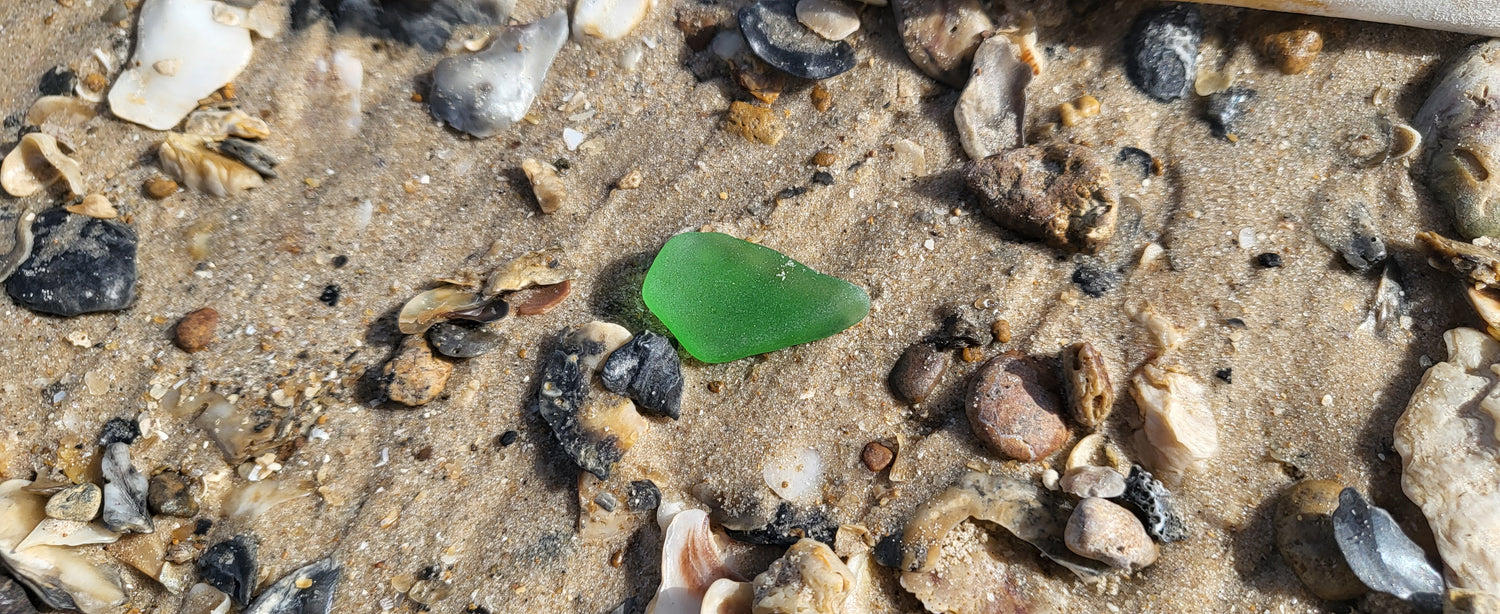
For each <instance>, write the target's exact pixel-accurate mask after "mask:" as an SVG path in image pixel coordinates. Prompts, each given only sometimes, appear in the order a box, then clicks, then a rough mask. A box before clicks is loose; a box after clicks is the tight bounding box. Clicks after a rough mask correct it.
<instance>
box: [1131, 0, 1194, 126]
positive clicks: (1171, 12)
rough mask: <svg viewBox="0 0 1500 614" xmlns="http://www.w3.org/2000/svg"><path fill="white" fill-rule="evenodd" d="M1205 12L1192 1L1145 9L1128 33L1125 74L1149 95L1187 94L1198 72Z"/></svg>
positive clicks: (1175, 96)
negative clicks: (1190, 3) (1199, 45)
mask: <svg viewBox="0 0 1500 614" xmlns="http://www.w3.org/2000/svg"><path fill="white" fill-rule="evenodd" d="M1202 38H1203V16H1202V15H1201V14H1199V12H1198V8H1197V7H1195V6H1192V5H1189V4H1174V5H1171V6H1165V7H1161V8H1156V9H1151V10H1147V11H1142V12H1141V14H1140V15H1137V16H1136V18H1135V23H1133V24H1131V26H1130V33H1129V34H1127V35H1126V36H1125V74H1126V76H1128V77H1129V78H1130V82H1131V83H1132V84H1134V85H1135V86H1136V88H1138V89H1140V90H1141V91H1142V92H1144V93H1145V94H1146V95H1147V96H1150V97H1152V98H1154V99H1156V100H1157V101H1159V102H1171V101H1173V100H1177V99H1178V98H1182V97H1183V96H1186V95H1187V93H1188V90H1189V89H1190V88H1191V87H1192V85H1193V79H1194V77H1196V76H1197V74H1198V42H1199V41H1200V40H1201V39H1202Z"/></svg>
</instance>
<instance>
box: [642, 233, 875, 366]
mask: <svg viewBox="0 0 1500 614" xmlns="http://www.w3.org/2000/svg"><path fill="white" fill-rule="evenodd" d="M641 297H642V298H643V299H645V301H646V307H648V308H650V309H651V313H653V314H656V317H657V318H658V319H660V320H661V321H662V323H663V324H665V325H667V329H668V330H670V331H672V334H673V335H674V336H676V337H677V341H678V342H679V343H681V344H682V347H683V348H686V349H687V351H688V353H690V354H692V355H693V357H695V358H697V359H698V360H701V361H703V362H707V363H718V362H729V361H731V360H738V359H741V358H744V357H746V356H753V355H755V354H762V353H765V352H773V351H776V350H779V349H781V348H784V347H790V346H793V345H797V344H800V343H807V342H809V341H817V340H818V339H822V338H824V337H827V336H829V335H832V334H834V333H837V332H839V331H841V330H844V329H846V328H849V327H850V326H853V325H854V324H855V323H857V322H859V321H860V320H863V319H864V318H865V315H866V314H868V313H870V295H868V294H865V291H864V290H863V289H861V288H860V287H859V286H856V285H854V284H851V283H849V282H847V281H844V280H842V279H839V278H837V277H830V276H828V275H824V274H822V273H819V272H817V271H814V270H812V269H810V268H807V266H806V265H804V264H802V263H800V262H797V261H796V260H793V259H791V258H790V257H788V256H787V255H786V254H783V253H781V252H778V251H776V250H774V249H771V248H768V247H761V246H759V245H756V244H754V243H751V242H749V241H741V240H739V239H736V238H734V237H731V236H729V235H726V234H720V233H717V232H687V233H683V234H680V235H677V236H675V237H672V238H671V239H670V240H668V241H667V244H666V245H664V246H662V248H661V252H660V253H658V254H657V255H656V260H655V261H654V262H652V263H651V270H649V271H647V272H646V281H645V283H644V284H642V285H641Z"/></svg>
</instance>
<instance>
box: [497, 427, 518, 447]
mask: <svg viewBox="0 0 1500 614" xmlns="http://www.w3.org/2000/svg"><path fill="white" fill-rule="evenodd" d="M520 436H521V434H520V433H517V432H515V431H506V432H504V433H501V434H500V446H501V447H509V446H510V445H511V444H513V443H515V442H516V439H517V438H519V437H520Z"/></svg>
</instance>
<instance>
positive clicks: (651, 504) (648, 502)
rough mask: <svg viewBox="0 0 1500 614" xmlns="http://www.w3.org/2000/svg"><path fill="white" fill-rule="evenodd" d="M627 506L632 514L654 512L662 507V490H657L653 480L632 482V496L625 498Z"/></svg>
mask: <svg viewBox="0 0 1500 614" xmlns="http://www.w3.org/2000/svg"><path fill="white" fill-rule="evenodd" d="M625 505H626V507H629V508H630V511H632V512H644V511H646V510H654V509H656V508H657V506H659V505H661V489H660V488H657V487H656V482H652V481H651V480H636V481H634V482H631V483H630V494H629V495H627V496H626V497H625Z"/></svg>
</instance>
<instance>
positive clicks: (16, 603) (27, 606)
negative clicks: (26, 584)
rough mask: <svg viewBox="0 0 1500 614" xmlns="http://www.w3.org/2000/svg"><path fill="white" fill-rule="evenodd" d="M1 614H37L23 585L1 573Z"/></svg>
mask: <svg viewBox="0 0 1500 614" xmlns="http://www.w3.org/2000/svg"><path fill="white" fill-rule="evenodd" d="M0 614H37V612H36V607H34V606H32V605H31V600H30V599H28V598H27V597H26V589H24V588H22V587H21V584H20V583H18V582H16V581H15V580H12V579H10V576H7V575H5V574H3V573H0Z"/></svg>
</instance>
